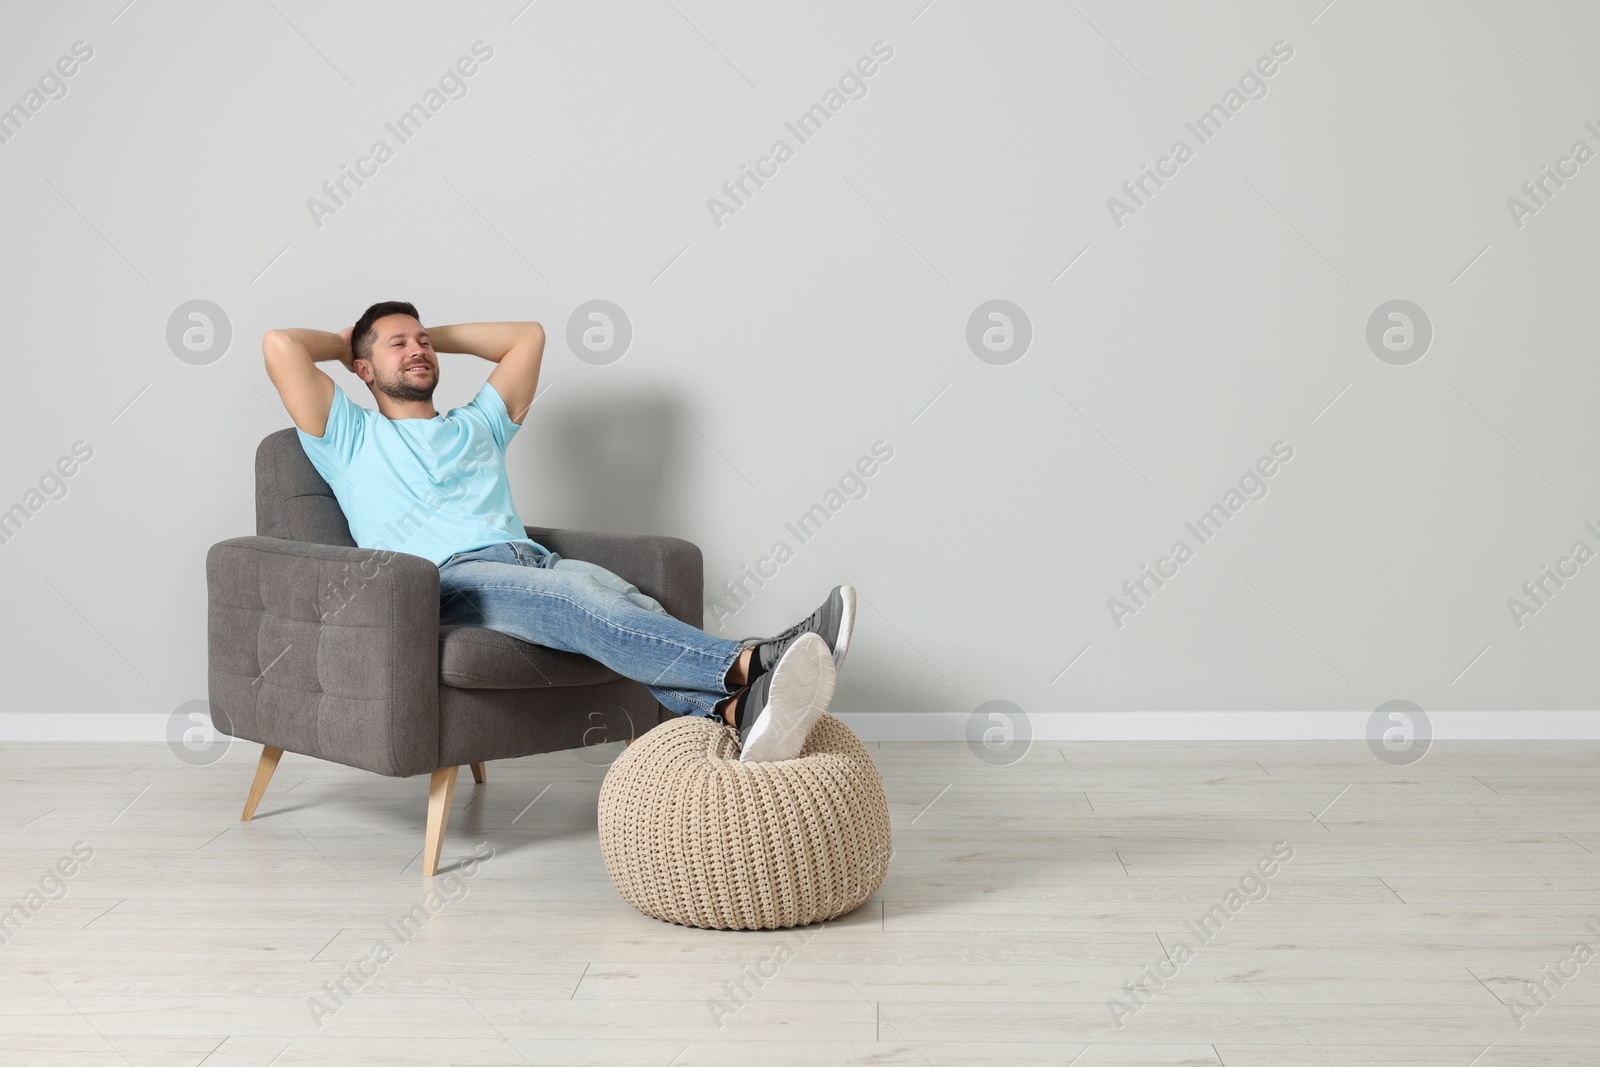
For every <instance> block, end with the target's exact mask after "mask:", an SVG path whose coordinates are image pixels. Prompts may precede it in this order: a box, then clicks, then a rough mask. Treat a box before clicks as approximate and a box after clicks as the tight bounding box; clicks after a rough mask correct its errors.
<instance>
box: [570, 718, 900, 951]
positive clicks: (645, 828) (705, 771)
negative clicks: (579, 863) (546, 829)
mask: <svg viewBox="0 0 1600 1067" xmlns="http://www.w3.org/2000/svg"><path fill="white" fill-rule="evenodd" d="M738 754H739V739H738V735H737V734H736V733H735V732H734V730H733V728H732V727H731V726H728V725H727V724H725V723H723V722H720V721H717V720H712V719H708V718H705V717H703V716H694V715H686V716H683V717H681V718H678V719H674V720H670V721H668V722H665V723H662V724H661V725H660V726H657V727H656V728H655V729H653V730H651V731H650V732H649V733H647V734H645V735H644V736H643V737H641V738H640V739H639V740H637V741H635V742H634V743H633V745H632V746H631V747H629V748H628V749H626V750H625V751H624V752H623V753H622V755H620V756H618V757H617V760H616V762H615V763H613V764H612V765H611V769H610V770H609V771H607V772H606V777H605V781H604V782H603V783H602V784H601V786H600V850H601V853H602V855H603V856H604V858H605V864H606V873H607V874H609V875H610V876H611V884H612V885H614V886H615V887H616V889H617V892H618V893H620V894H622V898H623V899H624V900H626V901H627V902H628V903H629V904H632V905H633V906H634V907H636V908H638V909H639V910H640V911H642V912H644V913H645V914H646V915H649V916H652V917H653V918H657V919H663V920H665V921H667V922H672V923H679V924H681V925H684V926H699V927H707V928H711V929H717V930H773V929H779V928H782V927H789V926H804V925H806V924H808V923H814V922H823V921H826V920H828V919H832V918H835V917H836V916H839V915H843V914H845V913H846V912H848V911H852V910H854V909H855V908H857V907H859V906H860V905H861V904H863V903H865V902H866V900H867V898H868V897H870V896H872V894H873V893H875V892H877V890H878V886H880V885H882V884H883V878H884V875H885V874H887V873H888V870H889V855H890V851H891V842H890V836H889V805H888V801H887V799H886V798H885V796H884V792H883V780H882V779H881V778H880V777H879V776H878V768H877V767H876V766H874V765H873V762H872V757H871V756H870V755H868V753H867V750H866V747H865V746H863V745H862V744H861V742H860V740H859V739H857V737H856V735H855V734H853V733H851V731H850V728H849V727H847V726H846V725H845V724H844V723H842V722H840V721H839V720H838V719H836V718H834V717H833V716H832V715H824V716H823V717H822V719H821V720H820V721H819V722H818V723H817V725H816V726H815V727H813V728H812V731H811V735H810V736H809V737H808V738H806V744H805V748H804V749H803V750H801V753H800V755H799V756H797V757H796V758H794V759H789V760H778V761H775V762H770V763H740V762H739V760H738Z"/></svg>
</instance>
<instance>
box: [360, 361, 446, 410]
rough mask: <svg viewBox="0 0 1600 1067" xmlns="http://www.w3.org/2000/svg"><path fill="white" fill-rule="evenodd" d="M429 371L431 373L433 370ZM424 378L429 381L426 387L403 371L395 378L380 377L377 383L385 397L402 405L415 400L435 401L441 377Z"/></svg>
mask: <svg viewBox="0 0 1600 1067" xmlns="http://www.w3.org/2000/svg"><path fill="white" fill-rule="evenodd" d="M429 369H430V371H431V369H432V368H429ZM424 377H426V378H427V379H428V380H427V384H426V385H423V384H419V383H417V382H413V381H412V378H413V375H412V374H411V372H410V371H401V372H400V373H399V374H397V375H396V376H395V377H393V378H384V377H382V376H379V377H378V378H377V379H375V381H376V383H377V386H378V389H379V390H380V391H381V392H382V393H383V395H384V396H387V397H388V398H389V399H391V400H398V401H401V402H402V403H410V402H412V401H414V400H431V399H433V391H434V390H435V389H437V388H438V387H439V376H438V375H437V374H432V373H430V374H428V375H426V376H424Z"/></svg>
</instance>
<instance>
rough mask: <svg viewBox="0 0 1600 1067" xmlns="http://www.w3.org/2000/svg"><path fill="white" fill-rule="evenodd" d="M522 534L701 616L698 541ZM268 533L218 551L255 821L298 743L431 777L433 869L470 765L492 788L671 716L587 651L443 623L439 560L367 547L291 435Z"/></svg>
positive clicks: (213, 582) (220, 630)
mask: <svg viewBox="0 0 1600 1067" xmlns="http://www.w3.org/2000/svg"><path fill="white" fill-rule="evenodd" d="M526 529H527V531H528V536H529V537H530V538H532V539H533V540H535V541H537V542H539V543H540V544H542V545H544V546H546V547H547V548H549V549H551V550H552V551H555V552H559V553H560V554H561V555H563V556H566V557H569V558H572V559H582V560H588V561H590V562H592V563H597V564H599V565H600V566H603V567H606V568H608V569H610V570H612V571H615V572H616V573H618V574H620V575H622V576H623V577H625V578H627V579H628V580H629V581H631V582H633V583H634V584H635V585H636V586H638V587H639V589H640V590H642V591H643V592H645V593H648V594H649V595H650V596H652V597H655V598H656V600H658V601H659V602H660V603H661V605H662V606H663V607H665V608H666V609H667V611H669V612H670V613H671V614H672V615H674V616H675V617H677V618H679V619H682V620H683V621H684V622H688V623H691V624H693V625H695V626H699V625H700V624H701V617H702V615H701V611H702V608H701V589H702V584H703V572H702V561H701V556H700V550H699V549H698V548H697V547H696V546H695V545H693V544H691V543H689V542H688V541H684V540H680V539H678V538H675V537H637V536H626V535H622V534H605V533H583V532H579V531H575V530H548V529H544V528H542V527H537V526H529V527H527V528H526ZM256 534H257V536H255V537H234V538H230V539H228V540H226V541H221V542H218V543H217V544H215V545H213V546H212V547H211V551H210V552H209V553H207V555H206V590H207V600H208V605H209V611H208V623H207V646H208V647H207V657H208V665H209V674H208V688H209V697H210V702H211V714H212V721H213V724H214V726H215V727H216V728H217V729H218V730H219V731H221V732H223V733H226V734H229V735H232V736H234V737H240V738H244V739H246V740H249V741H256V742H259V743H260V744H261V745H263V746H264V747H263V749H262V752H261V759H260V762H259V763H258V765H257V767H256V774H255V781H254V782H253V783H252V784H251V787H250V793H249V797H248V799H247V800H246V802H245V807H244V814H243V816H242V818H243V819H244V820H249V819H250V818H251V817H252V816H253V815H254V814H255V809H256V805H257V804H258V803H259V802H260V800H261V797H262V795H263V794H264V793H265V792H266V789H267V784H268V782H269V781H271V778H272V772H273V771H274V770H275V769H276V768H277V765H278V760H279V758H280V757H282V755H283V753H284V752H286V751H287V752H297V753H300V754H302V755H306V756H315V757H316V758H318V759H325V760H331V761H333V762H335V763H343V764H345V765H347V766H350V767H359V768H361V769H362V770H367V771H372V772H374V773H376V774H387V775H391V776H396V777H408V776H411V775H419V774H431V776H432V780H431V782H430V784H429V792H428V823H427V835H426V839H425V842H426V843H425V847H424V849H423V875H424V876H431V875H433V874H434V873H435V872H436V871H437V870H438V866H439V854H440V849H441V846H442V845H443V842H444V833H445V826H446V823H447V822H448V820H449V816H450V802H451V799H452V796H453V794H454V791H455V781H456V772H457V770H458V769H459V768H460V766H461V765H462V764H469V765H471V767H472V770H473V778H474V780H475V781H476V782H478V783H483V782H484V781H485V780H486V773H485V770H484V764H486V763H487V762H488V761H490V760H496V759H514V758H515V757H517V756H527V755H532V754H534V753H537V752H553V751H556V750H559V749H568V748H579V747H581V746H584V745H586V744H594V743H597V742H599V741H602V740H612V741H615V740H624V739H631V738H632V737H633V736H634V735H635V734H636V733H642V732H643V731H644V730H647V729H649V728H650V727H652V726H654V725H656V724H657V723H658V722H661V721H662V720H663V719H667V718H672V717H673V715H672V713H670V712H668V711H666V710H665V709H664V708H662V707H661V706H660V705H659V704H657V703H656V700H655V698H654V697H653V696H652V695H651V694H650V691H649V690H648V689H646V688H645V687H644V686H643V685H642V684H640V683H638V682H634V681H630V680H628V679H626V678H623V677H622V676H620V675H618V674H616V673H615V672H613V671H611V670H610V669H609V668H607V667H604V666H602V665H601V664H599V663H597V662H595V661H594V660H591V659H589V658H588V657H586V656H579V655H575V654H573V653H570V652H558V651H556V650H554V649H548V648H542V647H540V646H538V645H532V644H528V643H527V642H525V641H521V640H519V639H517V638H515V637H511V636H510V635H508V634H503V633H500V632H499V631H496V630H488V629H484V628H482V627H477V626H441V625H440V624H439V570H438V568H437V567H436V566H435V565H434V564H433V563H432V562H431V561H429V560H427V559H425V558H423V557H421V556H413V555H408V554H405V553H397V552H383V551H380V550H377V549H367V548H358V547H356V545H355V542H354V541H353V540H352V539H351V537H350V527H349V524H348V523H347V522H346V521H345V517H344V512H343V511H342V510H341V509H340V507H339V502H338V501H337V500H336V499H335V498H334V495H333V492H332V490H331V489H329V488H328V484H327V482H325V481H324V480H323V478H322V476H321V475H320V474H318V473H317V470H316V468H315V467H313V466H312V465H311V461H310V460H309V459H307V458H306V455H305V451H304V450H303V449H302V448H301V447H300V441H299V438H298V436H297V435H296V433H295V431H294V429H293V428H290V429H286V430H279V431H277V432H275V433H272V434H269V435H268V436H267V437H265V438H264V439H262V442H261V445H260V446H259V447H258V448H257V450H256Z"/></svg>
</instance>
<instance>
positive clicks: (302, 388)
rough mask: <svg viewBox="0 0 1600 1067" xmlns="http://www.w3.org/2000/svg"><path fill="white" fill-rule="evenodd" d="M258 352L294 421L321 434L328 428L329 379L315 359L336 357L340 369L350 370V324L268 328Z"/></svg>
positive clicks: (330, 383) (329, 407) (309, 432)
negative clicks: (335, 327)
mask: <svg viewBox="0 0 1600 1067" xmlns="http://www.w3.org/2000/svg"><path fill="white" fill-rule="evenodd" d="M261 354H262V355H263V356H264V357H265V358H266V361H267V376H268V377H270V378H271V379H272V384H273V385H274V386H276V387H277V389H278V395H279V396H281V397H282V398H283V406H284V407H286V408H288V409H289V417H290V418H292V419H294V424H295V425H296V426H298V427H300V429H302V430H304V431H305V432H306V433H308V434H310V435H311V436H312V437H321V436H322V435H323V433H324V432H325V431H326V430H327V428H328V411H329V409H331V408H332V407H333V390H334V384H333V379H332V378H330V377H328V376H327V375H326V374H324V373H323V372H322V371H320V370H318V369H317V366H316V365H317V363H319V362H322V361H324V360H329V359H336V360H338V361H339V362H340V363H342V364H344V369H345V370H348V371H352V373H353V371H354V368H353V367H352V366H351V360H350V328H349V327H346V328H345V329H343V330H341V331H339V332H338V333H327V332H325V331H323V330H301V329H286V330H268V331H267V332H266V335H265V336H264V337H262V338H261Z"/></svg>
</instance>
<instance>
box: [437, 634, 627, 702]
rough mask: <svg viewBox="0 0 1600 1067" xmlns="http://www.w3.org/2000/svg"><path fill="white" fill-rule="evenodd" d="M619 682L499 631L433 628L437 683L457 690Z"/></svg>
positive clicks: (569, 655)
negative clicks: (436, 636) (436, 639)
mask: <svg viewBox="0 0 1600 1067" xmlns="http://www.w3.org/2000/svg"><path fill="white" fill-rule="evenodd" d="M621 677H622V676H621V675H620V674H618V673H617V672H616V671H614V670H612V669H611V668H609V667H607V666H605V665H603V664H600V663H597V662H595V661H594V660H592V659H590V658H589V657H588V656H580V655H578V654H577V653H575V652H559V651H557V650H556V649H553V648H544V647H542V646H540V645H532V644H529V643H528V642H526V641H523V640H520V639H518V638H515V637H512V636H511V635H510V634H507V633H501V632H500V631H499V630H488V629H485V628H483V627H481V626H441V627H439V679H440V681H442V682H444V684H445V685H449V686H454V687H455V688H457V689H549V688H559V687H562V686H573V685H596V684H598V683H600V682H612V681H615V680H617V679H618V678H621Z"/></svg>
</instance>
